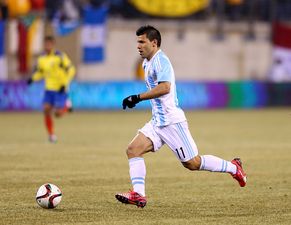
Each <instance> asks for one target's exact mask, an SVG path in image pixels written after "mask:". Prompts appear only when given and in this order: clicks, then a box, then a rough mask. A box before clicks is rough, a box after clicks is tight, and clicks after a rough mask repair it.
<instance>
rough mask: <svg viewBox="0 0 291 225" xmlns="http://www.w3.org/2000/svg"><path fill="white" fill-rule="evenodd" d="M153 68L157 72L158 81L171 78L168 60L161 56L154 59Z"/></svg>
mask: <svg viewBox="0 0 291 225" xmlns="http://www.w3.org/2000/svg"><path fill="white" fill-rule="evenodd" d="M155 68H156V74H157V81H158V82H165V81H167V82H171V80H172V69H171V68H172V67H171V64H170V62H169V61H168V60H167V59H166V58H164V57H162V58H160V59H158V60H157V61H155Z"/></svg>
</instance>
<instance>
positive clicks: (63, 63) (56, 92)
mask: <svg viewBox="0 0 291 225" xmlns="http://www.w3.org/2000/svg"><path fill="white" fill-rule="evenodd" d="M75 71H76V70H75V67H74V66H73V64H72V63H71V60H70V59H69V57H68V56H67V55H66V54H65V53H64V52H61V51H58V50H56V49H55V39H54V37H52V36H46V37H45V40H44V53H43V54H42V55H41V56H39V57H38V59H37V65H36V69H35V72H34V73H33V74H32V76H31V78H29V79H28V81H27V83H28V85H30V84H31V83H32V82H35V81H39V80H42V79H44V80H45V93H44V99H43V112H44V122H45V127H46V129H47V132H48V135H49V141H50V142H52V143H55V142H56V141H57V136H56V135H55V132H54V124H53V119H52V114H53V112H54V114H55V116H56V117H61V116H62V115H63V114H64V113H65V112H67V111H69V110H70V106H69V105H67V104H70V101H69V99H68V95H67V91H68V86H69V84H70V82H71V80H72V78H73V77H74V75H75Z"/></svg>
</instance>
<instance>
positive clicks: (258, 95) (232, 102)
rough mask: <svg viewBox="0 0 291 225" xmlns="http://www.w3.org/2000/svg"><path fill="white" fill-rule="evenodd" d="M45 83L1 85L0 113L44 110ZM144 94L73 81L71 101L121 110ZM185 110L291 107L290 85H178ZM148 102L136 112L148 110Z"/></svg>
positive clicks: (131, 85)
mask: <svg viewBox="0 0 291 225" xmlns="http://www.w3.org/2000/svg"><path fill="white" fill-rule="evenodd" d="M42 90H43V83H36V84H33V85H32V86H29V87H28V86H27V85H26V84H25V83H24V82H0V110H1V111H24V110H39V111H40V110H41V108H42V106H41V105H42V104H41V102H42V97H43V96H42V94H40V93H43V91H42ZM142 91H145V86H144V83H143V82H141V81H127V82H116V81H115V82H73V83H72V86H71V89H70V93H69V96H70V99H71V101H72V103H73V107H74V108H75V109H76V110H121V109H122V105H121V103H122V99H123V98H124V97H125V96H128V95H130V94H134V93H140V92H142ZM177 92H178V98H179V104H180V106H181V107H182V108H183V109H188V110H193V109H194V110H195V109H218V108H261V107H269V106H272V107H274V106H291V98H290V96H291V83H279V84H278V83H269V82H262V81H237V82H193V81H191V82H189V81H188V82H182V81H179V82H177ZM149 108H150V103H149V101H143V102H141V103H140V104H138V105H137V109H140V110H141V109H149Z"/></svg>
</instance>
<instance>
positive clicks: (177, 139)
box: [159, 122, 198, 162]
mask: <svg viewBox="0 0 291 225" xmlns="http://www.w3.org/2000/svg"><path fill="white" fill-rule="evenodd" d="M159 135H160V136H161V137H162V139H163V141H164V142H165V143H166V144H167V145H168V146H169V147H170V149H171V150H172V151H173V153H174V154H175V155H176V157H177V159H179V160H180V161H181V162H187V161H189V160H191V159H193V158H194V157H195V156H197V155H198V149H197V146H196V144H195V142H194V140H193V137H192V135H191V133H190V131H189V129H188V124H187V122H182V123H177V124H172V125H169V126H166V127H162V128H160V129H159Z"/></svg>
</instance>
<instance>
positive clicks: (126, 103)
mask: <svg viewBox="0 0 291 225" xmlns="http://www.w3.org/2000/svg"><path fill="white" fill-rule="evenodd" d="M140 101H142V100H141V99H140V96H139V95H130V96H128V97H126V98H125V99H123V101H122V107H123V109H126V107H128V108H133V107H135V106H136V104H137V103H139V102H140Z"/></svg>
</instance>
